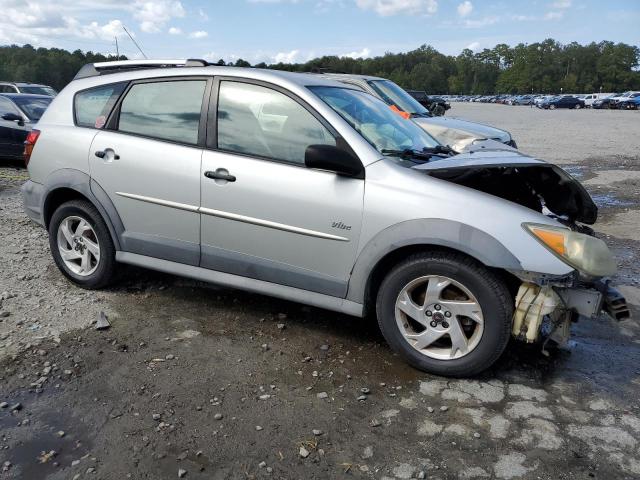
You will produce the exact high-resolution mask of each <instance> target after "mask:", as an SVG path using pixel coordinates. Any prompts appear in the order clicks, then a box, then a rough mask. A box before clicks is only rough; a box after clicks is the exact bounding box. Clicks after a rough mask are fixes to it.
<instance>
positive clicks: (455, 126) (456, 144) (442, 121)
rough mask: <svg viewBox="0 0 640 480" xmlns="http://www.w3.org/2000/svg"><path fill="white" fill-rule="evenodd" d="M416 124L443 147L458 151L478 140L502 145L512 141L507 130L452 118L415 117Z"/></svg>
mask: <svg viewBox="0 0 640 480" xmlns="http://www.w3.org/2000/svg"><path fill="white" fill-rule="evenodd" d="M412 120H413V121H414V122H416V123H417V124H418V125H420V126H421V127H422V128H423V129H424V130H426V131H427V132H428V133H430V134H431V135H432V136H433V137H435V138H436V139H437V140H438V141H439V142H440V143H442V144H443V145H449V146H450V147H451V148H453V149H454V150H456V151H463V150H464V148H465V147H466V146H467V145H469V144H470V143H473V141H474V140H478V139H492V140H497V141H499V142H502V143H506V142H509V141H510V140H511V134H510V133H509V132H507V131H505V130H500V129H499V128H495V127H491V126H489V125H483V124H481V123H475V122H469V121H467V120H461V119H459V118H452V117H414V118H412Z"/></svg>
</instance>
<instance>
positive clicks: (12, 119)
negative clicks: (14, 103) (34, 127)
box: [2, 113, 24, 125]
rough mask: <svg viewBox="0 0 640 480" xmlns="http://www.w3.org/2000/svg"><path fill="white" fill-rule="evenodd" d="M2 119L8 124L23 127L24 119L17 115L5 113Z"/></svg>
mask: <svg viewBox="0 0 640 480" xmlns="http://www.w3.org/2000/svg"><path fill="white" fill-rule="evenodd" d="M2 119H3V120H7V121H8V122H18V125H24V119H23V118H22V117H21V116H20V115H18V114H17V113H5V114H4V115H2Z"/></svg>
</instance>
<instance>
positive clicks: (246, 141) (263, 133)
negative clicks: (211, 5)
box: [200, 80, 364, 297]
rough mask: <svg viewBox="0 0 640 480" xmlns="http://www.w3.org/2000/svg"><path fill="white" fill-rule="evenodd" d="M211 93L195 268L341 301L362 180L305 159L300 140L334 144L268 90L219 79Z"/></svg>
mask: <svg viewBox="0 0 640 480" xmlns="http://www.w3.org/2000/svg"><path fill="white" fill-rule="evenodd" d="M217 90H218V106H217V115H214V116H212V117H217V118H214V119H213V121H214V125H215V128H212V127H214V125H210V126H209V129H210V130H209V132H210V133H211V135H213V136H214V137H215V138H213V139H209V141H211V140H213V143H214V145H213V148H212V149H210V150H205V152H204V154H203V158H202V170H201V174H200V178H201V183H202V202H201V205H202V206H201V214H202V218H201V221H202V224H201V225H202V246H201V248H202V261H201V265H202V266H203V267H206V268H210V269H214V270H218V271H223V272H227V273H233V274H237V275H242V276H245V277H251V278H255V279H259V280H265V281H269V282H273V283H278V284H282V285H288V286H292V287H298V288H302V289H305V290H311V291H315V292H318V293H323V294H327V295H332V296H336V297H344V296H345V295H346V290H347V281H348V278H349V273H350V271H351V268H352V266H353V263H354V260H355V255H356V250H357V245H358V239H359V235H360V227H361V219H362V207H363V196H364V181H363V180H361V179H355V178H349V177H344V176H339V175H336V174H335V173H333V172H326V171H319V170H313V169H309V168H307V167H305V165H304V152H305V150H306V147H307V146H309V145H312V144H331V145H335V144H336V135H337V134H336V133H335V132H332V131H331V129H330V127H329V126H328V125H326V124H324V123H323V121H321V120H320V119H319V118H318V117H317V114H315V113H313V112H312V110H311V109H310V108H309V107H307V106H305V105H303V104H302V102H301V101H300V100H299V99H297V98H295V97H292V96H291V95H290V94H287V92H283V91H282V90H279V89H277V88H275V87H271V86H269V85H265V84H256V83H249V82H243V81H232V80H222V81H219V84H218V89H217ZM214 91H216V88H214ZM212 108H215V99H213V104H212ZM216 140H217V142H216Z"/></svg>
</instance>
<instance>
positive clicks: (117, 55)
mask: <svg viewBox="0 0 640 480" xmlns="http://www.w3.org/2000/svg"><path fill="white" fill-rule="evenodd" d="M113 38H115V39H116V58H117V59H118V60H120V49H119V48H118V36H117V35H116V36H115V37H113Z"/></svg>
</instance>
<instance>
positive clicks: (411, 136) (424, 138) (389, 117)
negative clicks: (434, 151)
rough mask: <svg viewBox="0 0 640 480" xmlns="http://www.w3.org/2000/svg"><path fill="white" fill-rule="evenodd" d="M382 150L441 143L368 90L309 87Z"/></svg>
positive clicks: (418, 147)
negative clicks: (366, 91) (367, 91)
mask: <svg viewBox="0 0 640 480" xmlns="http://www.w3.org/2000/svg"><path fill="white" fill-rule="evenodd" d="M308 88H309V89H310V90H311V91H312V92H313V93H315V94H316V95H317V96H318V97H320V99H321V100H322V101H324V102H325V103H326V104H327V105H329V106H330V107H331V108H332V109H333V110H335V111H336V112H337V113H338V114H339V115H340V116H341V117H342V118H344V119H345V120H346V121H347V122H348V123H349V124H350V125H351V126H352V127H353V128H355V129H356V130H357V131H358V133H360V135H362V136H363V137H364V138H365V140H367V141H368V142H369V143H370V144H371V145H373V147H374V148H375V149H376V150H378V151H379V152H380V153H383V150H385V151H386V150H406V149H411V150H418V151H421V150H423V149H425V148H434V147H436V146H438V145H439V143H438V142H437V141H436V139H434V138H433V137H432V136H431V135H429V134H428V133H427V132H425V131H424V130H423V129H422V128H420V127H419V126H418V125H417V124H416V123H414V122H413V121H412V120H408V119H405V118H402V117H401V116H400V115H398V114H397V113H394V112H393V111H392V110H391V109H390V108H389V106H388V105H386V104H385V103H383V102H381V101H380V100H379V99H377V98H376V97H374V96H373V95H369V94H368V93H365V92H361V91H357V90H351V89H349V88H340V87H308Z"/></svg>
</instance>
